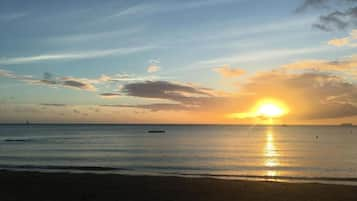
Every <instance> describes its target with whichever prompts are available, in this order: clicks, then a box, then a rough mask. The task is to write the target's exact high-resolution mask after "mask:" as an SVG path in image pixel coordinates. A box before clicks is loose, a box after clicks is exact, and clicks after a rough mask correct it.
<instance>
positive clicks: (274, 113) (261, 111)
mask: <svg viewBox="0 0 357 201" xmlns="http://www.w3.org/2000/svg"><path fill="white" fill-rule="evenodd" d="M257 113H258V116H263V117H269V118H275V117H280V116H282V115H283V114H284V109H283V108H281V107H279V106H278V105H276V104H274V103H266V104H262V105H261V106H260V107H259V108H258V111H257Z"/></svg>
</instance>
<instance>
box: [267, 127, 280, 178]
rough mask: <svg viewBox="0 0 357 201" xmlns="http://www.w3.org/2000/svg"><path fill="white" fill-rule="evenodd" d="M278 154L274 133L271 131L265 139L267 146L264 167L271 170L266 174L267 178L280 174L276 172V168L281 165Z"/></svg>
mask: <svg viewBox="0 0 357 201" xmlns="http://www.w3.org/2000/svg"><path fill="white" fill-rule="evenodd" d="M278 155H279V154H278V153H277V149H276V147H275V143H274V133H273V131H272V129H269V130H268V131H267V133H266V137H265V146H264V156H265V160H264V166H265V167H268V168H269V170H268V171H267V172H266V173H265V174H266V175H267V176H271V177H274V176H277V175H278V172H277V171H276V170H274V167H277V166H278V165H279V161H278Z"/></svg>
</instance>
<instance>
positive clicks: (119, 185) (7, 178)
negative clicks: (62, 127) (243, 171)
mask: <svg viewBox="0 0 357 201" xmlns="http://www.w3.org/2000/svg"><path fill="white" fill-rule="evenodd" d="M0 200H1V201H10V200H11V201H15V200H21V201H22V200H23V201H35V200H36V201H60V200H61V201H62V200H63V201H64V200H66V201H72V200H73V201H91V200H92V201H107V200H108V201H109V200H110V201H111V200H113V201H119V200H125V201H130V200H151V201H160V200H167V201H169V200H172V201H173V200H185V201H189V200H196V201H197V200H202V201H210V200H217V201H225V200H247V201H248V200H249V201H254V200H259V201H260V200H261V201H270V200H278V201H280V200H281V201H290V200H291V201H320V200H321V201H330V200H331V201H332V200H333V201H337V200H341V201H349V200H351V201H352V200H353V201H356V200H357V186H345V185H327V184H293V183H278V182H258V181H237V180H234V181H233V180H220V179H210V178H181V177H169V176H167V177H166V176H165V177H163V176H125V175H111V174H103V175H102V174H101V175H98V174H70V173H36V172H12V171H0Z"/></svg>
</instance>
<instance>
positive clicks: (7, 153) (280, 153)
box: [0, 125, 357, 184]
mask: <svg viewBox="0 0 357 201" xmlns="http://www.w3.org/2000/svg"><path fill="white" fill-rule="evenodd" d="M152 129H163V130H166V133H164V134H162V133H148V132H147V131H148V130H152ZM0 169H17V170H23V169H25V170H40V171H73V172H76V171H77V172H96V173H108V172H110V173H120V174H170V175H182V176H212V177H224V178H245V179H263V180H282V181H283V180H291V181H302V182H303V181H318V182H332V183H339V182H340V183H348V184H357V128H356V127H338V126H335V127H333V126H330V127H328V126H320V127H319V126H305V127H304V126H288V127H262V126H259V127H249V126H148V125H142V126H110V125H60V126H59V125H29V126H26V125H2V126H0Z"/></svg>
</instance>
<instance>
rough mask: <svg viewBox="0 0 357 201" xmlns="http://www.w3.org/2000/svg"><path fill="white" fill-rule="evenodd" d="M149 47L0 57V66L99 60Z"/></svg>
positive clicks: (148, 47)
mask: <svg viewBox="0 0 357 201" xmlns="http://www.w3.org/2000/svg"><path fill="white" fill-rule="evenodd" d="M152 48H153V47H150V46H143V47H132V48H116V49H105V50H92V51H83V52H70V53H58V54H42V55H35V56H28V57H2V58H0V64H3V65H11V64H25V63H32V62H41V61H60V60H76V59H90V58H99V57H106V56H112V55H125V54H131V53H136V52H141V51H146V50H149V49H152Z"/></svg>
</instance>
